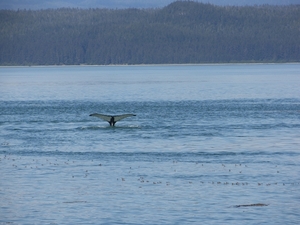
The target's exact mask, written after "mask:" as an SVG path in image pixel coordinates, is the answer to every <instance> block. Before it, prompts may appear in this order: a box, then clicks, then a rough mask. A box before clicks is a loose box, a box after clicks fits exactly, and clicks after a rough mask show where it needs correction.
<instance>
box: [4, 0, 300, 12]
mask: <svg viewBox="0 0 300 225" xmlns="http://www.w3.org/2000/svg"><path fill="white" fill-rule="evenodd" d="M174 1H176V0H143V1H141V0H122V1H120V0H97V1H95V0H85V1H82V0H51V1H47V0H46V1H45V0H44V1H37V0H26V1H24V0H1V1H0V9H13V10H18V9H32V10H37V9H49V8H51V9H55V8H56V9H57V8H62V7H66V8H85V9H88V8H111V9H122V8H161V7H164V6H166V5H168V4H170V3H172V2H174ZM198 2H200V3H210V4H215V5H236V6H245V5H265V4H268V5H290V4H300V0H198Z"/></svg>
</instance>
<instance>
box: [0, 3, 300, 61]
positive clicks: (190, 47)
mask: <svg viewBox="0 0 300 225" xmlns="http://www.w3.org/2000/svg"><path fill="white" fill-rule="evenodd" d="M299 27H300V5H290V6H269V5H265V6H243V7H235V6H215V5H211V4H203V3H197V2H192V1H177V2H174V3H172V4H170V5H168V6H166V7H164V8H160V9H114V10H113V9H73V8H61V9H48V10H36V11H31V10H18V11H12V10H0V30H1V32H0V65H2V66H6V65H7V66H11V65H80V64H86V65H110V64H181V63H229V62H300V29H299Z"/></svg>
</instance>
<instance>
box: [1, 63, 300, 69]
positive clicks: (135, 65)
mask: <svg viewBox="0 0 300 225" xmlns="http://www.w3.org/2000/svg"><path fill="white" fill-rule="evenodd" d="M275 64H281V65H282V64H287V65H292V64H295V65H296V64H300V62H266V63H263V62H236V63H182V64H180V63H178V64H109V65H87V64H81V65H33V66H30V65H28V66H0V68H28V67H29V68H30V67H33V68H44V67H48V68H50V67H62V68H63V67H146V66H148V67H152V66H153V67H158V66H226V65H275Z"/></svg>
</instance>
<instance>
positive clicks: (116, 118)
mask: <svg viewBox="0 0 300 225" xmlns="http://www.w3.org/2000/svg"><path fill="white" fill-rule="evenodd" d="M90 116H95V117H99V118H100V119H103V120H105V121H107V122H108V123H109V125H110V126H115V124H116V122H118V121H119V120H122V119H125V118H127V117H130V116H136V115H134V114H123V115H115V116H111V115H104V114H99V113H93V114H91V115H90Z"/></svg>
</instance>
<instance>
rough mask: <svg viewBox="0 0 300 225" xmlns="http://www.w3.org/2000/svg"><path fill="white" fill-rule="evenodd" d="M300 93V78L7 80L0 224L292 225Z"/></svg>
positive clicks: (298, 193) (27, 76) (298, 195)
mask: <svg viewBox="0 0 300 225" xmlns="http://www.w3.org/2000/svg"><path fill="white" fill-rule="evenodd" d="M299 87H300V64H228V65H181V66H179V65H174V66H167V65H166V66H65V67H63V66H60V67H10V68H7V67H2V68H0V175H1V178H0V224H203V223H205V224H297V223H299V221H300V210H299V208H300V89H299ZM96 112H97V113H103V114H113V115H114V114H123V113H134V114H136V116H135V117H129V118H126V119H124V120H122V121H119V122H117V123H116V126H115V127H110V126H109V124H108V123H107V122H105V121H102V120H101V119H99V118H95V117H90V116H89V115H90V114H91V113H96Z"/></svg>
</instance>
